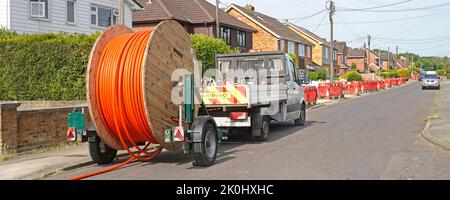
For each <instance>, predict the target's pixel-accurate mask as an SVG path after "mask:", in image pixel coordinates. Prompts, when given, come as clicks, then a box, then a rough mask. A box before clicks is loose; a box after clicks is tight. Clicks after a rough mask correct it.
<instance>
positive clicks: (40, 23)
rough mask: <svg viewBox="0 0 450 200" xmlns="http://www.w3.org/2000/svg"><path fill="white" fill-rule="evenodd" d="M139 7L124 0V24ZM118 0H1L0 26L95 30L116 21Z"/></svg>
mask: <svg viewBox="0 0 450 200" xmlns="http://www.w3.org/2000/svg"><path fill="white" fill-rule="evenodd" d="M140 9H142V6H141V5H140V4H139V3H137V2H136V0H125V25H127V26H129V27H131V26H132V11H133V10H140ZM118 18H119V0H0V27H3V28H6V29H9V30H12V31H15V32H17V33H48V32H50V33H58V32H67V33H87V34H91V33H95V32H97V31H101V30H103V29H105V28H106V27H108V26H111V25H113V24H116V23H117V22H118Z"/></svg>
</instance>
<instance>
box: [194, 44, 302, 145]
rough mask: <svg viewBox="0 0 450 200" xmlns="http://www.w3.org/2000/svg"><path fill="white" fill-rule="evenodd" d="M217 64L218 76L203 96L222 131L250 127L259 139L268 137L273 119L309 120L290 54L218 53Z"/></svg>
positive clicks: (254, 136) (295, 68)
mask: <svg viewBox="0 0 450 200" xmlns="http://www.w3.org/2000/svg"><path fill="white" fill-rule="evenodd" d="M216 65H217V67H216V72H215V73H214V74H213V76H214V77H212V78H210V79H209V81H208V82H207V83H204V85H203V87H202V91H201V96H202V100H203V102H204V104H205V107H206V108H207V110H208V113H209V114H210V115H211V116H212V117H213V118H214V120H215V121H216V124H217V127H218V129H220V130H222V132H224V133H231V132H232V131H233V130H235V129H241V128H250V130H251V134H252V137H253V138H254V139H255V140H257V141H266V140H267V139H268V138H269V133H270V122H271V121H272V120H274V121H278V122H288V121H294V123H295V125H298V126H303V125H304V124H305V121H306V103H305V99H304V91H303V88H302V87H301V83H300V78H299V77H297V74H298V73H297V66H296V64H295V63H294V61H293V60H292V59H291V57H290V56H289V55H288V54H285V53H283V52H257V53H240V54H226V55H217V56H216ZM205 76H206V75H205Z"/></svg>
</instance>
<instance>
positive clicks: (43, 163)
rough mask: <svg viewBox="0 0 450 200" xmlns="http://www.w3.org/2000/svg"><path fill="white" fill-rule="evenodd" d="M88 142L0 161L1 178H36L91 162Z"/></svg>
mask: <svg viewBox="0 0 450 200" xmlns="http://www.w3.org/2000/svg"><path fill="white" fill-rule="evenodd" d="M90 161H91V158H90V157H89V152H88V148H87V144H81V145H77V146H72V147H68V148H64V149H60V150H57V151H52V152H44V153H36V154H29V155H25V156H21V157H19V158H13V159H10V160H6V161H2V162H0V180H11V179H15V180H18V179H19V180H20V179H25V180H26V179H36V178H38V177H42V176H45V175H47V174H49V173H55V172H57V171H59V170H63V169H67V168H70V167H74V166H76V165H80V164H83V163H87V164H88V163H90V164H92V163H91V162H90Z"/></svg>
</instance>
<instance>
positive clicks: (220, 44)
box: [190, 34, 239, 72]
mask: <svg viewBox="0 0 450 200" xmlns="http://www.w3.org/2000/svg"><path fill="white" fill-rule="evenodd" d="M190 39H191V41H192V45H193V47H194V50H195V53H196V55H197V59H198V60H199V61H201V62H202V64H203V72H205V71H206V70H208V69H211V68H215V66H216V64H215V63H216V60H215V55H216V53H217V54H229V53H239V50H238V49H231V48H230V47H229V46H228V45H227V43H226V42H225V41H223V40H221V39H216V38H212V37H208V36H207V35H203V34H193V35H190Z"/></svg>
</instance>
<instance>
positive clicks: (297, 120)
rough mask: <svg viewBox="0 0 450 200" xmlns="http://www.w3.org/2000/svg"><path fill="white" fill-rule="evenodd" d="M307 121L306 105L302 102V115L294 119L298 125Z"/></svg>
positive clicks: (302, 124)
mask: <svg viewBox="0 0 450 200" xmlns="http://www.w3.org/2000/svg"><path fill="white" fill-rule="evenodd" d="M305 122H306V106H305V104H302V109H301V110H300V116H299V117H298V119H296V120H294V124H295V125H296V126H304V125H305Z"/></svg>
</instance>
